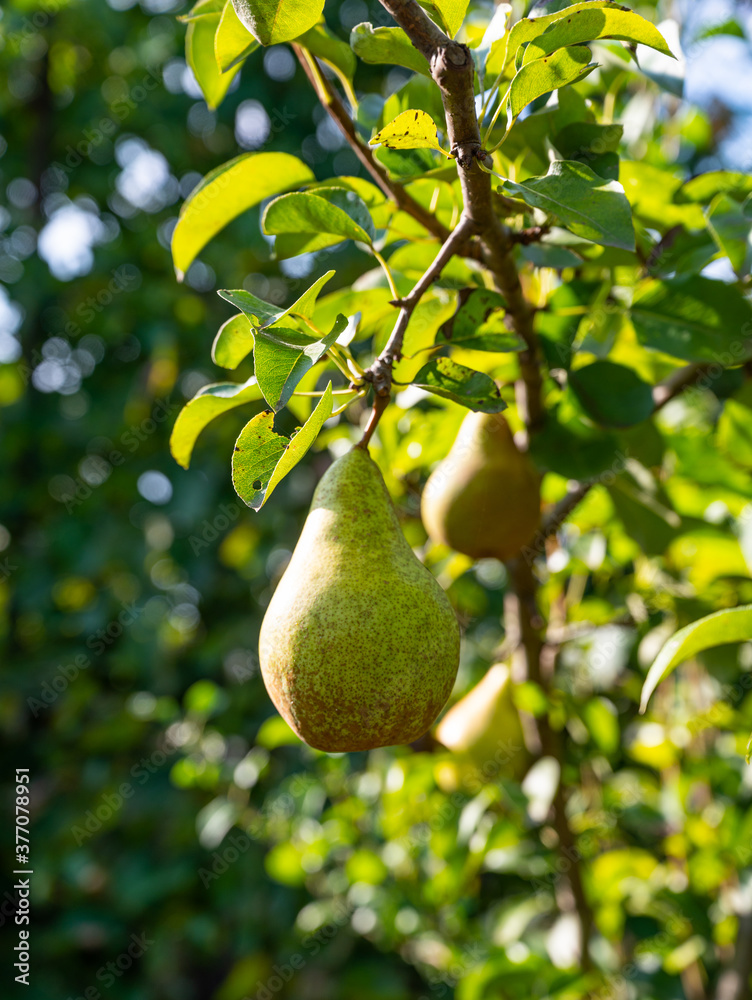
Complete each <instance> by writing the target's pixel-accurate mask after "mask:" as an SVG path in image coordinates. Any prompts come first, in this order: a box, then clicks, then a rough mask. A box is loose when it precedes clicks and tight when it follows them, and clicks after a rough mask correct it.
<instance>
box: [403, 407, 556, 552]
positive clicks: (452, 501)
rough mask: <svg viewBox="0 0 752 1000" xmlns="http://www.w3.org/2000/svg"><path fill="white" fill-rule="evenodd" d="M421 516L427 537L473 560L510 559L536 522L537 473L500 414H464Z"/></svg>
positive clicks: (431, 478) (433, 479) (430, 482)
mask: <svg viewBox="0 0 752 1000" xmlns="http://www.w3.org/2000/svg"><path fill="white" fill-rule="evenodd" d="M421 516H422V518H423V524H424V525H425V528H426V531H427V532H428V534H429V536H430V538H431V540H432V541H434V542H439V543H441V544H443V545H448V546H449V547H450V548H453V549H456V551H457V552H463V553H464V554H465V555H468V556H470V557H471V558H473V559H484V558H489V557H492V558H495V559H501V560H506V559H511V558H512V557H513V556H516V555H517V554H518V553H519V552H520V551H521V549H522V548H523V547H524V546H525V545H526V544H527V543H528V542H529V541H530V539H531V538H532V537H533V535H534V534H535V531H536V529H537V527H538V522H539V519H540V492H539V480H538V475H537V473H536V471H535V469H534V468H533V466H532V464H531V462H530V460H529V459H528V457H527V455H525V454H523V453H522V452H520V451H519V450H518V449H517V447H516V445H515V443H514V438H513V437H512V432H511V431H510V429H509V424H508V423H507V422H506V420H505V419H504V417H502V416H501V414H500V413H468V415H467V416H466V417H465V419H464V420H463V422H462V426H461V427H460V430H459V434H458V435H457V438H456V440H455V442H454V444H453V445H452V448H451V450H450V452H449V454H448V455H447V457H446V458H445V459H444V461H443V462H440V463H439V465H438V466H437V467H436V468H435V469H434V471H433V472H432V473H431V475H430V476H429V478H428V482H427V483H426V486H425V489H424V490H423V498H422V501H421Z"/></svg>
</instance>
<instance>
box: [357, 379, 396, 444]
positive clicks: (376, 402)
mask: <svg viewBox="0 0 752 1000" xmlns="http://www.w3.org/2000/svg"><path fill="white" fill-rule="evenodd" d="M388 405H389V395H388V394H387V395H383V396H380V395H379V394H378V393H376V392H375V393H374V397H373V409H372V410H371V415H370V417H369V418H368V423H367V424H366V429H365V430H364V431H363V437H362V438H361V439H360V441H358V443H357V444H356V446H355V447H356V448H363V449H364V450H365V451H367V450H368V445H369V444H370V443H371V438H372V437H373V432H374V431H375V430H376V427H377V426H378V423H379V420H381V414H382V413H383V412H384V410H385V409H386V408H387V406H388Z"/></svg>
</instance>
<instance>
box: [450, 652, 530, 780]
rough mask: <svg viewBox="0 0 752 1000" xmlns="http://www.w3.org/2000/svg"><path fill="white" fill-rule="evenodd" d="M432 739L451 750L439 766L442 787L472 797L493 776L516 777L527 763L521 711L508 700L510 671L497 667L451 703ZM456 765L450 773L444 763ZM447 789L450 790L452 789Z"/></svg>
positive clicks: (492, 778)
mask: <svg viewBox="0 0 752 1000" xmlns="http://www.w3.org/2000/svg"><path fill="white" fill-rule="evenodd" d="M435 736H436V739H437V741H438V742H439V743H441V744H442V745H443V746H445V747H446V748H447V749H448V750H451V751H452V752H453V757H452V758H450V759H448V760H443V761H441V762H440V765H441V767H443V773H442V771H441V770H439V772H438V775H437V776H438V777H439V783H440V784H441V787H442V788H445V790H449V786H451V785H454V786H455V787H458V788H462V787H466V790H468V791H470V792H471V793H472V792H473V791H474V790H476V789H474V788H473V787H470V784H471V783H474V784H477V785H478V786H480V785H482V784H484V783H485V782H488V781H493V780H494V779H495V778H496V777H498V776H501V777H507V778H515V779H519V778H521V777H522V776H523V774H524V773H525V771H526V770H527V768H528V766H529V764H530V755H529V753H528V751H527V749H526V747H525V741H524V738H523V732H522V723H521V722H520V716H519V712H518V711H517V707H516V705H515V704H514V701H513V699H512V681H511V677H510V673H509V667H508V666H507V665H506V664H505V663H496V664H494V665H493V666H492V667H490V668H489V669H488V671H487V672H486V674H485V675H484V677H483V678H482V680H480V681H479V682H478V683H477V684H476V685H475V687H474V688H472V689H471V690H470V691H469V692H468V693H467V694H466V695H465V697H464V698H462V699H461V700H460V701H458V702H457V703H456V705H453V706H452V707H451V708H450V709H449V711H448V712H447V714H446V715H445V716H444V718H443V719H442V720H441V722H440V723H439V725H438V726H437V727H436V733H435ZM451 764H454V767H455V772H454V774H452V773H451V770H450V769H448V767H447V765H451ZM451 790H454V788H452V789H451Z"/></svg>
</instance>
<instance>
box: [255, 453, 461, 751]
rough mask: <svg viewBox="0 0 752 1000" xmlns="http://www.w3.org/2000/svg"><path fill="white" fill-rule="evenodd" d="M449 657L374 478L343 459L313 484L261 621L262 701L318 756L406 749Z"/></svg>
mask: <svg viewBox="0 0 752 1000" xmlns="http://www.w3.org/2000/svg"><path fill="white" fill-rule="evenodd" d="M459 650H460V630H459V626H458V624H457V619H456V618H455V615H454V611H453V610H452V606H451V604H450V603H449V600H448V598H447V596H446V594H445V593H444V591H443V590H442V589H441V587H440V586H439V584H438V583H437V582H436V580H435V578H434V577H433V576H432V574H431V573H430V572H429V571H428V570H427V569H426V568H425V566H423V564H422V563H421V562H419V560H418V559H417V558H416V556H415V554H414V553H413V551H412V549H411V548H410V546H409V544H408V543H407V540H406V538H405V536H404V535H403V534H402V529H401V528H400V525H399V521H398V520H397V515H396V513H395V510H394V506H393V505H392V501H391V498H390V496H389V493H388V491H387V488H386V484H385V483H384V479H383V477H382V475H381V472H380V471H379V468H378V466H377V465H376V463H375V462H374V461H373V459H372V458H371V457H370V455H369V454H368V452H367V451H366V450H365V449H363V448H353V449H352V451H349V452H347V454H345V455H343V456H342V457H341V458H339V459H337V461H336V462H334V463H333V464H332V465H331V466H330V468H329V469H328V470H327V472H326V473H325V475H324V477H323V478H322V480H321V482H320V483H319V484H318V486H317V488H316V492H315V493H314V496H313V502H312V504H311V510H310V512H309V514H308V518H307V520H306V523H305V526H304V528H303V531H302V533H301V536H300V538H299V540H298V544H297V546H296V547H295V551H294V552H293V554H292V558H291V559H290V562H289V564H288V566H287V569H286V570H285V573H284V575H283V577H282V579H281V580H280V582H279V585H278V586H277V589H276V590H275V592H274V595H273V597H272V599H271V602H270V604H269V607H268V608H267V611H266V614H265V616H264V621H263V623H262V626H261V634H260V636H259V655H260V661H261V673H262V675H263V678H264V683H265V684H266V689H267V691H268V692H269V696H270V697H271V699H272V701H273V702H274V704H275V706H276V708H277V710H278V711H279V712H280V714H281V715H282V716H284V718H285V719H286V720H287V722H288V723H289V724H290V726H291V727H292V728H293V730H294V731H295V732H296V733H297V734H298V736H300V737H301V739H303V740H305V741H306V743H308V744H310V745H311V746H312V747H315V748H316V749H318V750H326V751H327V752H329V753H339V752H342V751H348V750H370V749H373V748H375V747H381V746H392V745H393V744H397V743H411V742H413V741H414V740H417V739H418V737H420V736H422V735H423V734H424V733H425V732H426V730H427V729H428V728H429V726H430V725H431V724H432V722H433V721H434V720H435V718H436V716H437V715H438V714H439V712H440V711H441V709H442V708H443V707H444V705H445V703H446V701H447V698H448V697H449V694H450V693H451V690H452V687H453V685H454V679H455V677H456V674H457V666H458V663H459Z"/></svg>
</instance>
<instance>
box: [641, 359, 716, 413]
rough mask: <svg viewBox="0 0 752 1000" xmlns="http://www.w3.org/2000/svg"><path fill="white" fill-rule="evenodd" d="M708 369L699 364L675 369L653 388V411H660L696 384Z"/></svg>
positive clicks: (706, 366)
mask: <svg viewBox="0 0 752 1000" xmlns="http://www.w3.org/2000/svg"><path fill="white" fill-rule="evenodd" d="M708 368H709V365H704V364H699V363H694V364H691V365H685V367H684V368H677V369H676V371H674V372H672V373H671V374H670V375H669V376H668V378H666V379H664V380H663V382H659V383H658V385H656V386H654V388H653V405H654V406H655V411H656V412H657V411H658V410H660V409H661V407H663V406H665V405H666V403H669V402H670V401H671V400H672V399H676V397H677V396H678V395H679V394H680V393H682V392H683V391H684V390H685V389H686V388H688V387H689V386H691V385H692V383H694V382H696V381H697V379H698V378H699V377H700V376H701V375H704V374H705V372H706V371H707V370H708Z"/></svg>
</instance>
